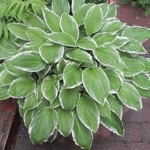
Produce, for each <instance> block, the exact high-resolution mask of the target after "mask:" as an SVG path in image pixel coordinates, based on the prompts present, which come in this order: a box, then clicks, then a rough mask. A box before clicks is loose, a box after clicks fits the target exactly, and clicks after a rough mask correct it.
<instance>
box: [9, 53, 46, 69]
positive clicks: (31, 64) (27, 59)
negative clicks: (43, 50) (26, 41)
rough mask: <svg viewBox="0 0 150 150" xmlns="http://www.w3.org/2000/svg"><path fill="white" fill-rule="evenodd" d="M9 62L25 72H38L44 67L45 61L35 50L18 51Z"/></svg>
mask: <svg viewBox="0 0 150 150" xmlns="http://www.w3.org/2000/svg"><path fill="white" fill-rule="evenodd" d="M9 63H10V64H11V65H13V66H15V67H16V68H18V69H20V70H22V71H27V72H38V71H40V70H42V69H43V68H44V67H45V62H44V61H43V60H42V58H41V57H40V55H39V54H38V53H36V52H32V51H29V52H20V53H19V54H17V55H15V57H13V58H12V59H11V60H10V61H9Z"/></svg>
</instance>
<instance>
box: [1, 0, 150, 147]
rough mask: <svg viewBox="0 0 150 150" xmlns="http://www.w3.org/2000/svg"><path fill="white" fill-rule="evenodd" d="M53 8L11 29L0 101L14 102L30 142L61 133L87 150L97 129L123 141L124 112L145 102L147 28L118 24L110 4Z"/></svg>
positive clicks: (148, 87)
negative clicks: (9, 100)
mask: <svg viewBox="0 0 150 150" xmlns="http://www.w3.org/2000/svg"><path fill="white" fill-rule="evenodd" d="M51 8H52V9H51V10H50V9H48V8H46V7H45V8H44V9H42V13H43V16H37V15H34V21H33V19H29V20H28V21H27V24H21V23H10V24H8V29H9V30H10V32H11V33H12V34H13V35H14V36H15V39H14V38H13V36H12V38H11V39H12V40H13V39H14V43H15V46H14V48H13V49H9V48H8V49H6V50H7V51H6V53H7V55H5V57H2V58H1V60H3V61H4V62H3V63H2V64H1V66H0V71H1V73H0V99H3V100H5V99H8V98H9V97H13V98H16V99H17V101H18V104H19V111H20V115H21V116H22V117H23V120H24V123H25V125H26V127H28V128H29V135H30V138H31V140H32V143H33V144H41V143H43V142H46V141H48V142H52V141H53V140H54V139H55V138H56V137H57V133H58V132H59V133H60V134H62V135H63V136H64V137H67V136H69V135H70V134H71V135H72V137H73V140H74V142H75V143H76V144H77V145H79V146H80V147H81V148H83V149H90V147H91V144H92V141H93V133H96V131H97V130H98V128H99V125H100V124H103V125H104V126H105V127H106V128H108V130H110V131H113V132H114V133H116V134H118V135H120V136H123V135H124V128H123V123H122V121H121V119H122V113H123V111H122V106H126V107H129V108H131V109H133V110H136V111H137V110H141V108H142V100H141V98H142V97H150V79H149V72H150V60H149V58H144V57H143V56H141V54H146V50H145V49H144V47H143V46H142V44H141V43H142V42H144V41H146V40H147V39H149V38H150V29H148V28H144V27H138V26H128V25H126V24H125V23H123V22H121V21H120V20H119V19H117V18H116V6H115V5H114V4H107V3H104V4H100V5H97V4H94V3H87V4H85V1H84V0H73V1H72V5H71V6H70V5H69V3H68V1H67V0H61V1H60V0H53V1H52V7H51ZM70 10H71V12H70ZM71 14H72V15H71ZM3 42H4V44H6V45H7V44H8V43H7V41H3ZM0 53H1V51H0Z"/></svg>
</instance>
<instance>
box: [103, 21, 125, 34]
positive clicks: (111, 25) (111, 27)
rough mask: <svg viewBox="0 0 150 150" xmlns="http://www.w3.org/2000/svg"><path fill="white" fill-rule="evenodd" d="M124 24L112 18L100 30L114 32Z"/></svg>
mask: <svg viewBox="0 0 150 150" xmlns="http://www.w3.org/2000/svg"><path fill="white" fill-rule="evenodd" d="M124 26H125V23H123V22H121V21H119V20H114V21H111V22H107V23H105V24H104V26H103V28H102V32H106V33H111V34H115V33H117V32H118V31H119V30H121V29H122V28H123V27H124Z"/></svg>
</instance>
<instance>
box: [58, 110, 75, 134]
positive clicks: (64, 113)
mask: <svg viewBox="0 0 150 150" xmlns="http://www.w3.org/2000/svg"><path fill="white" fill-rule="evenodd" d="M73 124H74V118H73V113H72V111H68V110H64V109H61V108H60V109H59V110H58V130H59V132H60V133H61V134H62V135H63V136H65V137H67V136H69V134H70V133H71V131H72V128H73Z"/></svg>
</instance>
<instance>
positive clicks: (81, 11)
mask: <svg viewBox="0 0 150 150" xmlns="http://www.w3.org/2000/svg"><path fill="white" fill-rule="evenodd" d="M75 1H76V0H75ZM94 5H95V4H92V3H87V4H84V5H81V6H80V7H79V8H78V9H77V10H76V11H75V13H74V14H73V17H74V19H75V20H76V22H77V23H78V25H79V26H81V25H83V24H84V18H85V15H86V13H87V11H88V10H89V9H90V8H91V7H92V6H94Z"/></svg>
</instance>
